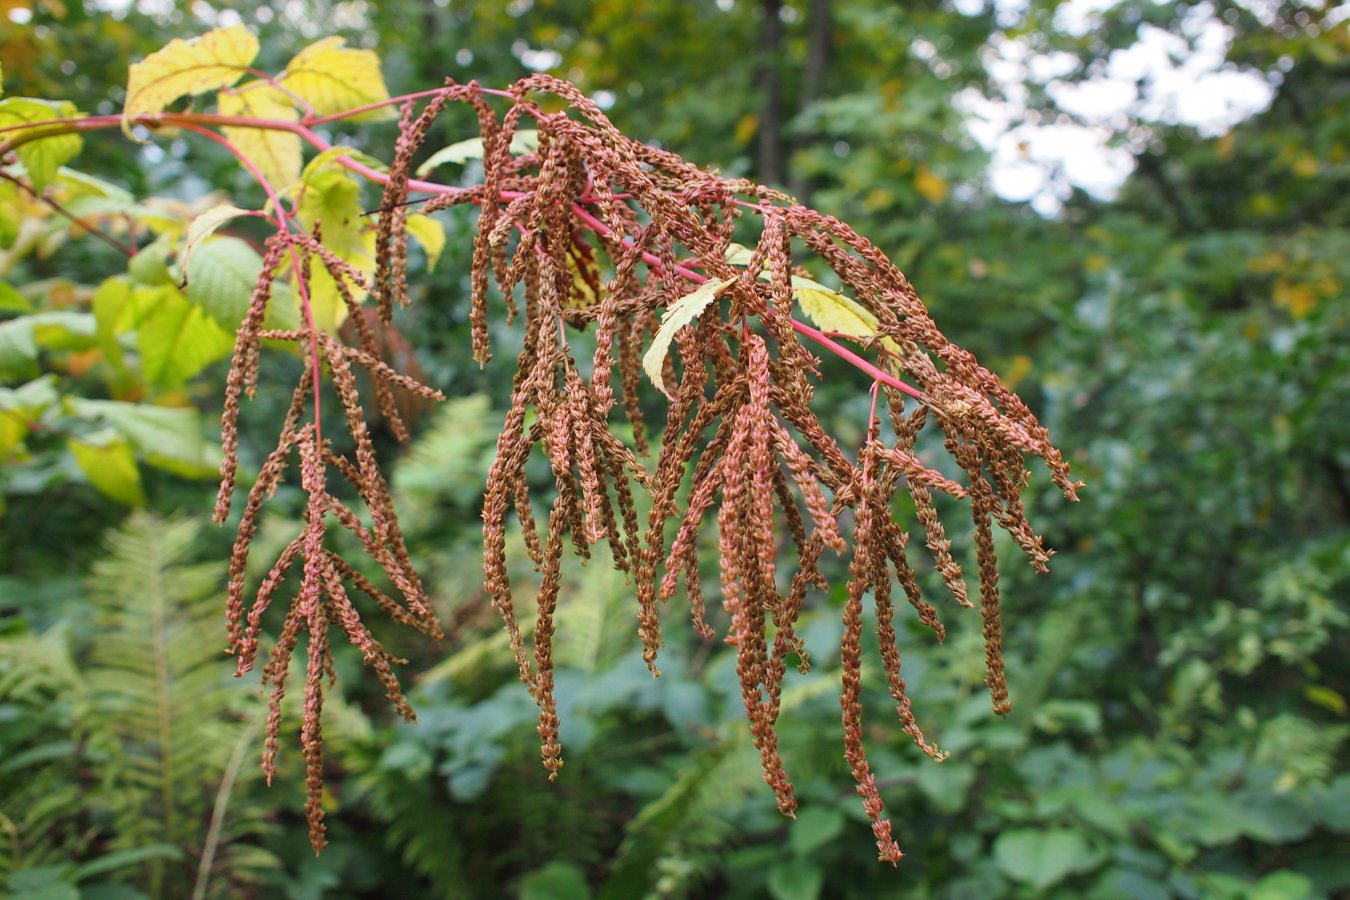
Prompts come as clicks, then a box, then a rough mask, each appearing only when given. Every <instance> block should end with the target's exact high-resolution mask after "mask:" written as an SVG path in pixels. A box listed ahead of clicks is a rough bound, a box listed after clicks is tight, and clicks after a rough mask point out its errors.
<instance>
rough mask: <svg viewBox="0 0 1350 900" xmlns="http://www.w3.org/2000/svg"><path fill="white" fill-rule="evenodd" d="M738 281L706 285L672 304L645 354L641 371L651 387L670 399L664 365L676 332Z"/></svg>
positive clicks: (728, 280) (724, 281)
mask: <svg viewBox="0 0 1350 900" xmlns="http://www.w3.org/2000/svg"><path fill="white" fill-rule="evenodd" d="M735 280H736V279H735V278H727V279H725V280H723V281H705V282H704V283H703V284H701V285H699V286H698V289H697V290H695V291H693V292H692V293H689V294H685V295H684V296H683V297H681V298H680V299H679V300H676V301H675V302H674V303H672V304H671V305H670V307H669V308H668V309H667V310H666V312H665V315H663V316H662V317H661V327H660V328H659V329H657V331H656V337H654V338H653V339H652V346H651V348H650V349H649V350H648V351H647V352H646V353H645V354H643V357H642V369H643V371H645V372H646V373H647V377H648V378H650V379H651V380H652V384H654V385H656V387H657V388H658V389H659V390H660V391H661V393H663V394H665V395H666V396H667V397H670V396H671V394H670V392H669V391H667V390H666V384H665V381H664V379H662V377H661V369H662V367H663V366H664V365H665V361H666V354H667V353H669V352H670V343H671V341H673V340H674V339H675V332H677V331H679V330H680V329H681V328H683V327H684V326H685V325H688V324H689V323H690V322H692V321H694V320H695V319H697V318H698V316H699V313H701V312H703V310H705V309H707V308H708V307H709V306H710V305H711V304H712V302H713V301H714V300H716V299H717V296H718V294H720V293H722V291H724V290H726V289H727V288H728V287H729V286H730V285H731V283H732V282H733V281H735ZM671 399H674V398H673V397H672V398H671Z"/></svg>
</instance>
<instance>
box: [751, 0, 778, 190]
mask: <svg viewBox="0 0 1350 900" xmlns="http://www.w3.org/2000/svg"><path fill="white" fill-rule="evenodd" d="M782 6H783V3H782V0H763V7H762V8H763V12H764V20H763V21H762V22H761V23H760V29H759V71H758V73H757V77H756V79H755V80H756V82H757V83H758V86H759V90H760V107H759V146H758V151H759V152H758V160H757V162H758V166H757V171H756V173H755V174H756V176H757V178H758V180H759V181H761V182H763V183H765V184H776V185H781V184H782V183H783V140H782V131H783V84H782V79H781V78H780V77H779V70H778V66H779V61H780V58H781V55H782V46H783V20H782V19H781V18H779V15H778V14H779V11H780V10H781V9H782Z"/></svg>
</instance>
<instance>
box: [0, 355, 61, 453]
mask: <svg viewBox="0 0 1350 900" xmlns="http://www.w3.org/2000/svg"><path fill="white" fill-rule="evenodd" d="M60 399H61V396H60V394H58V393H57V390H56V376H55V375H51V374H47V375H43V376H42V377H41V378H38V379H35V380H33V381H30V382H28V383H27V384H25V385H22V386H20V387H17V388H7V387H0V458H3V457H4V456H5V455H7V454H8V453H9V452H10V451H11V450H13V449H14V448H15V447H18V446H20V445H21V444H23V442H24V440H25V439H27V437H28V431H29V426H30V425H32V423H34V422H36V421H37V420H38V419H39V418H40V417H41V415H42V414H43V412H45V411H46V410H47V408H48V407H51V406H54V405H55V404H56V403H57V402H59V401H60Z"/></svg>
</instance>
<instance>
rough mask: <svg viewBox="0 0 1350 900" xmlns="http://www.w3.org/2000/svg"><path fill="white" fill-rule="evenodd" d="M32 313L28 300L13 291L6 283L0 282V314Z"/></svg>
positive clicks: (11, 286)
mask: <svg viewBox="0 0 1350 900" xmlns="http://www.w3.org/2000/svg"><path fill="white" fill-rule="evenodd" d="M32 311H33V304H32V303H31V302H29V300H28V298H27V297H25V296H24V295H23V294H20V293H19V292H18V291H17V290H15V289H14V286H13V285H11V284H10V283H9V282H7V281H0V312H19V313H26V312H32Z"/></svg>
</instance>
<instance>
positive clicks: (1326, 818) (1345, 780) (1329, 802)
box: [1316, 774, 1350, 834]
mask: <svg viewBox="0 0 1350 900" xmlns="http://www.w3.org/2000/svg"><path fill="white" fill-rule="evenodd" d="M1316 809H1317V818H1318V820H1319V821H1320V822H1321V823H1322V824H1323V825H1325V826H1326V827H1327V828H1330V829H1332V830H1333V831H1339V832H1341V833H1342V834H1345V833H1350V774H1343V775H1337V776H1336V778H1335V779H1333V780H1332V782H1331V783H1330V784H1328V785H1327V786H1326V788H1325V790H1323V791H1322V793H1321V795H1320V796H1319V797H1318V798H1317V803H1316Z"/></svg>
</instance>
